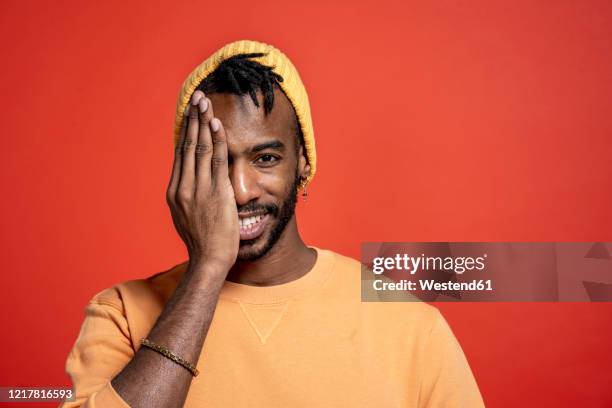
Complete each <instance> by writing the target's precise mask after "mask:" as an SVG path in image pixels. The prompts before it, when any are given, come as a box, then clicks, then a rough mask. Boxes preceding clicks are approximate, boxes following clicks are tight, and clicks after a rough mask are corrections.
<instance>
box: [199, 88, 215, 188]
mask: <svg viewBox="0 0 612 408" xmlns="http://www.w3.org/2000/svg"><path fill="white" fill-rule="evenodd" d="M198 108H199V109H198V110H199V112H200V128H199V130H198V132H199V133H198V143H197V145H196V170H195V173H196V195H197V192H198V190H199V191H204V192H207V191H208V187H209V186H210V183H211V179H210V175H211V174H210V158H211V156H212V139H211V135H210V126H209V123H210V120H211V119H212V118H213V116H212V115H213V107H212V102H211V101H210V99H208V98H206V97H204V98H202V99H200V103H199V104H198Z"/></svg>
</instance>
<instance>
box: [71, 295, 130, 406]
mask: <svg viewBox="0 0 612 408" xmlns="http://www.w3.org/2000/svg"><path fill="white" fill-rule="evenodd" d="M133 356H134V349H133V347H132V342H131V340H130V335H129V328H128V323H127V320H126V317H125V312H124V309H123V304H122V302H121V298H120V297H119V295H118V293H117V291H116V290H115V289H107V290H106V291H103V292H101V293H99V294H98V295H96V296H94V298H93V299H92V300H91V301H90V302H89V304H88V305H87V307H86V308H85V319H84V321H83V323H82V325H81V329H80V332H79V335H78V337H77V339H76V342H75V343H74V346H73V347H72V350H71V351H70V353H69V354H68V358H67V360H66V373H68V375H69V376H70V378H71V380H72V386H73V390H74V394H75V400H74V401H70V402H64V403H62V405H60V408H77V407H81V408H129V405H128V404H127V403H126V402H125V401H124V400H123V399H122V398H121V397H120V396H119V394H118V393H117V392H116V391H115V390H114V388H113V387H112V385H111V383H110V381H111V380H112V379H113V378H114V377H115V376H116V375H117V374H118V373H119V372H120V371H121V370H122V369H123V367H125V366H126V365H127V363H128V362H129V361H130V360H131V359H132V357H133Z"/></svg>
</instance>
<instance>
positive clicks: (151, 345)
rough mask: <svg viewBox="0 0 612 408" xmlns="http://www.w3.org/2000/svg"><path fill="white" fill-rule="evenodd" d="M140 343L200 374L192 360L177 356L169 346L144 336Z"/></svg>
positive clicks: (193, 372)
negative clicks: (156, 342) (161, 344)
mask: <svg viewBox="0 0 612 408" xmlns="http://www.w3.org/2000/svg"><path fill="white" fill-rule="evenodd" d="M140 344H142V345H143V346H146V347H148V348H150V349H152V350H155V351H157V352H158V353H159V354H161V355H163V356H164V357H168V358H169V359H170V360H172V361H174V362H175V363H177V364H179V365H182V366H183V367H185V368H186V369H187V370H189V371H191V374H192V375H193V376H194V377H195V376H197V375H198V374H199V371H198V369H197V368H195V366H194V365H193V364H191V363H190V362H188V361H186V360H183V359H182V358H180V357H179V356H177V355H176V354H174V353H173V352H171V351H170V350H168V348H166V347H164V346H160V345H159V344H155V343H153V342H152V341H150V340H148V339H145V338H143V339H142V340H140Z"/></svg>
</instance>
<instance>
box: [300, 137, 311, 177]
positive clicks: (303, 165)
mask: <svg viewBox="0 0 612 408" xmlns="http://www.w3.org/2000/svg"><path fill="white" fill-rule="evenodd" d="M298 171H299V174H300V178H301V179H302V180H306V178H308V176H309V175H310V164H308V158H306V152H305V150H304V146H303V145H300V151H299V152H298Z"/></svg>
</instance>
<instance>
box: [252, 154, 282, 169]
mask: <svg viewBox="0 0 612 408" xmlns="http://www.w3.org/2000/svg"><path fill="white" fill-rule="evenodd" d="M277 161H279V158H278V157H276V156H274V155H272V154H262V155H261V156H259V157H258V158H257V160H255V162H257V163H259V164H263V165H264V166H269V165H271V164H274V163H276V162H277Z"/></svg>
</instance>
